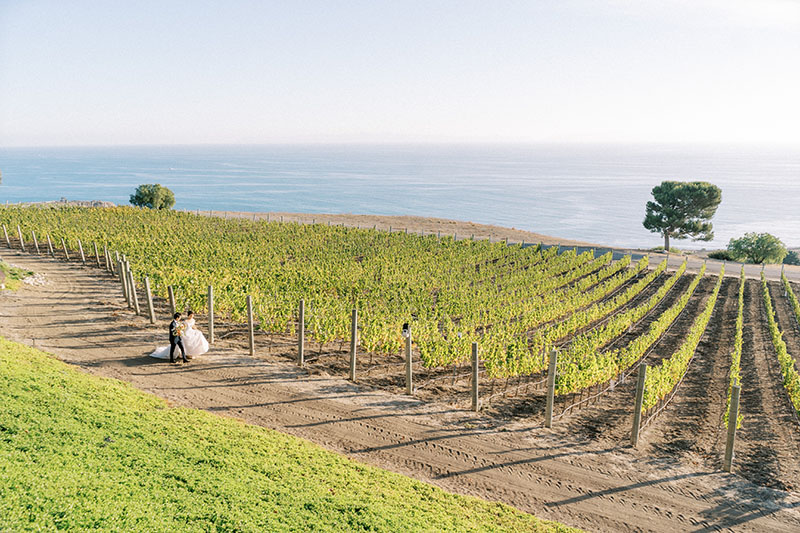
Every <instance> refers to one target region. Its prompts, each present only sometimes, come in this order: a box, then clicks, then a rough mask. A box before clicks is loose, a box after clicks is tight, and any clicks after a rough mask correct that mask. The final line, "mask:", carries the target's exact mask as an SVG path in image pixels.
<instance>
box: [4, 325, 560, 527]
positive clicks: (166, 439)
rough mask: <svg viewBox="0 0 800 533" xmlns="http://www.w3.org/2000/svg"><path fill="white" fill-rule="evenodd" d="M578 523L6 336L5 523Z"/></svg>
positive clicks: (461, 525)
mask: <svg viewBox="0 0 800 533" xmlns="http://www.w3.org/2000/svg"><path fill="white" fill-rule="evenodd" d="M27 529H36V530H44V531H47V530H57V529H73V530H87V529H98V530H104V531H115V530H116V531H122V530H125V531H131V530H138V531H471V530H474V531H551V530H553V531H567V530H568V528H566V527H564V526H560V525H558V524H554V523H550V522H543V521H540V520H538V519H536V518H535V517H533V516H531V515H527V514H525V513H522V512H520V511H517V510H515V509H513V508H511V507H508V506H506V505H502V504H496V503H487V502H484V501H481V500H477V499H474V498H469V497H463V496H457V495H452V494H448V493H446V492H444V491H442V490H439V489H437V488H435V487H432V486H430V485H427V484H425V483H421V482H418V481H415V480H412V479H410V478H407V477H404V476H400V475H397V474H393V473H390V472H386V471H383V470H380V469H377V468H373V467H369V466H365V465H362V464H359V463H356V462H353V461H351V460H349V459H347V458H345V457H343V456H341V455H338V454H335V453H332V452H328V451H326V450H323V449H322V448H320V447H318V446H316V445H314V444H312V443H309V442H307V441H304V440H302V439H298V438H295V437H291V436H287V435H283V434H281V433H278V432H275V431H270V430H267V429H264V428H261V427H256V426H250V425H246V424H244V423H242V422H240V421H237V420H232V419H227V418H222V417H218V416H215V415H212V414H210V413H206V412H204V411H198V410H193V409H185V408H171V407H169V406H168V405H167V404H166V402H164V401H163V400H161V399H159V398H157V397H155V396H152V395H149V394H145V393H143V392H140V391H137V390H135V389H134V388H132V387H130V386H129V385H127V384H125V383H122V382H119V381H116V380H109V379H101V378H97V377H93V376H89V375H86V374H83V373H81V372H78V371H76V370H73V369H72V368H70V367H69V366H68V365H66V364H64V363H61V362H60V361H57V360H56V359H54V358H53V357H51V356H48V355H47V354H44V353H42V352H40V351H37V350H34V349H31V348H28V347H26V346H22V345H19V344H16V343H12V342H9V341H7V340H4V339H0V531H7V530H11V531H18V530H27Z"/></svg>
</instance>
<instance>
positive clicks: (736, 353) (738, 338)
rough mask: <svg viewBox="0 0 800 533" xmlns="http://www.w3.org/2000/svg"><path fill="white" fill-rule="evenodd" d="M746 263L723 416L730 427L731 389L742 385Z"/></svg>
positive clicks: (742, 274)
mask: <svg viewBox="0 0 800 533" xmlns="http://www.w3.org/2000/svg"><path fill="white" fill-rule="evenodd" d="M744 284H745V277H744V265H742V273H741V275H740V277H739V300H738V308H737V309H738V310H737V312H736V335H735V337H734V339H733V352H731V370H730V374H729V376H730V378H729V383H728V397H727V400H725V414H724V416H723V419H724V422H725V427H728V411H729V410H730V406H731V391H732V390H733V387H734V386H737V385H741V376H740V373H739V371H740V365H741V361H742V337H743V330H744ZM742 419H743V416H742V415H739V420H738V422H737V424H736V427H741V425H742Z"/></svg>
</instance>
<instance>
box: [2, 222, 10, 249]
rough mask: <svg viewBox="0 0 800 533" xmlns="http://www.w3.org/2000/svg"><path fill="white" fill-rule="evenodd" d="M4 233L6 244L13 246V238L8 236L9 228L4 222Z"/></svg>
mask: <svg viewBox="0 0 800 533" xmlns="http://www.w3.org/2000/svg"><path fill="white" fill-rule="evenodd" d="M3 235H5V237H6V246H8V247H9V248H11V239H9V238H8V230H7V229H6V225H5V224H3Z"/></svg>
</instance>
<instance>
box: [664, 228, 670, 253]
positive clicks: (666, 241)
mask: <svg viewBox="0 0 800 533" xmlns="http://www.w3.org/2000/svg"><path fill="white" fill-rule="evenodd" d="M664 252H666V253H669V232H665V233H664Z"/></svg>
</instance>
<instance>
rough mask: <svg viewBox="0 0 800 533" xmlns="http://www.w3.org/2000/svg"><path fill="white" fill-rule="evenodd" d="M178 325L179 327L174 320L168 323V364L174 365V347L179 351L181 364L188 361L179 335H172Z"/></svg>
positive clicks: (178, 323)
mask: <svg viewBox="0 0 800 533" xmlns="http://www.w3.org/2000/svg"><path fill="white" fill-rule="evenodd" d="M180 325H181V323H180V322H178V321H177V320H174V319H173V320H172V322H170V323H169V362H170V363H174V362H175V356H174V355H173V354H174V353H175V347H176V346H177V347H178V348H180V349H181V357H183V362H184V363H188V361H187V360H186V350H184V349H183V339H181V337H180V335H175V334H174V333H175V328H177V327H178V326H180Z"/></svg>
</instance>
